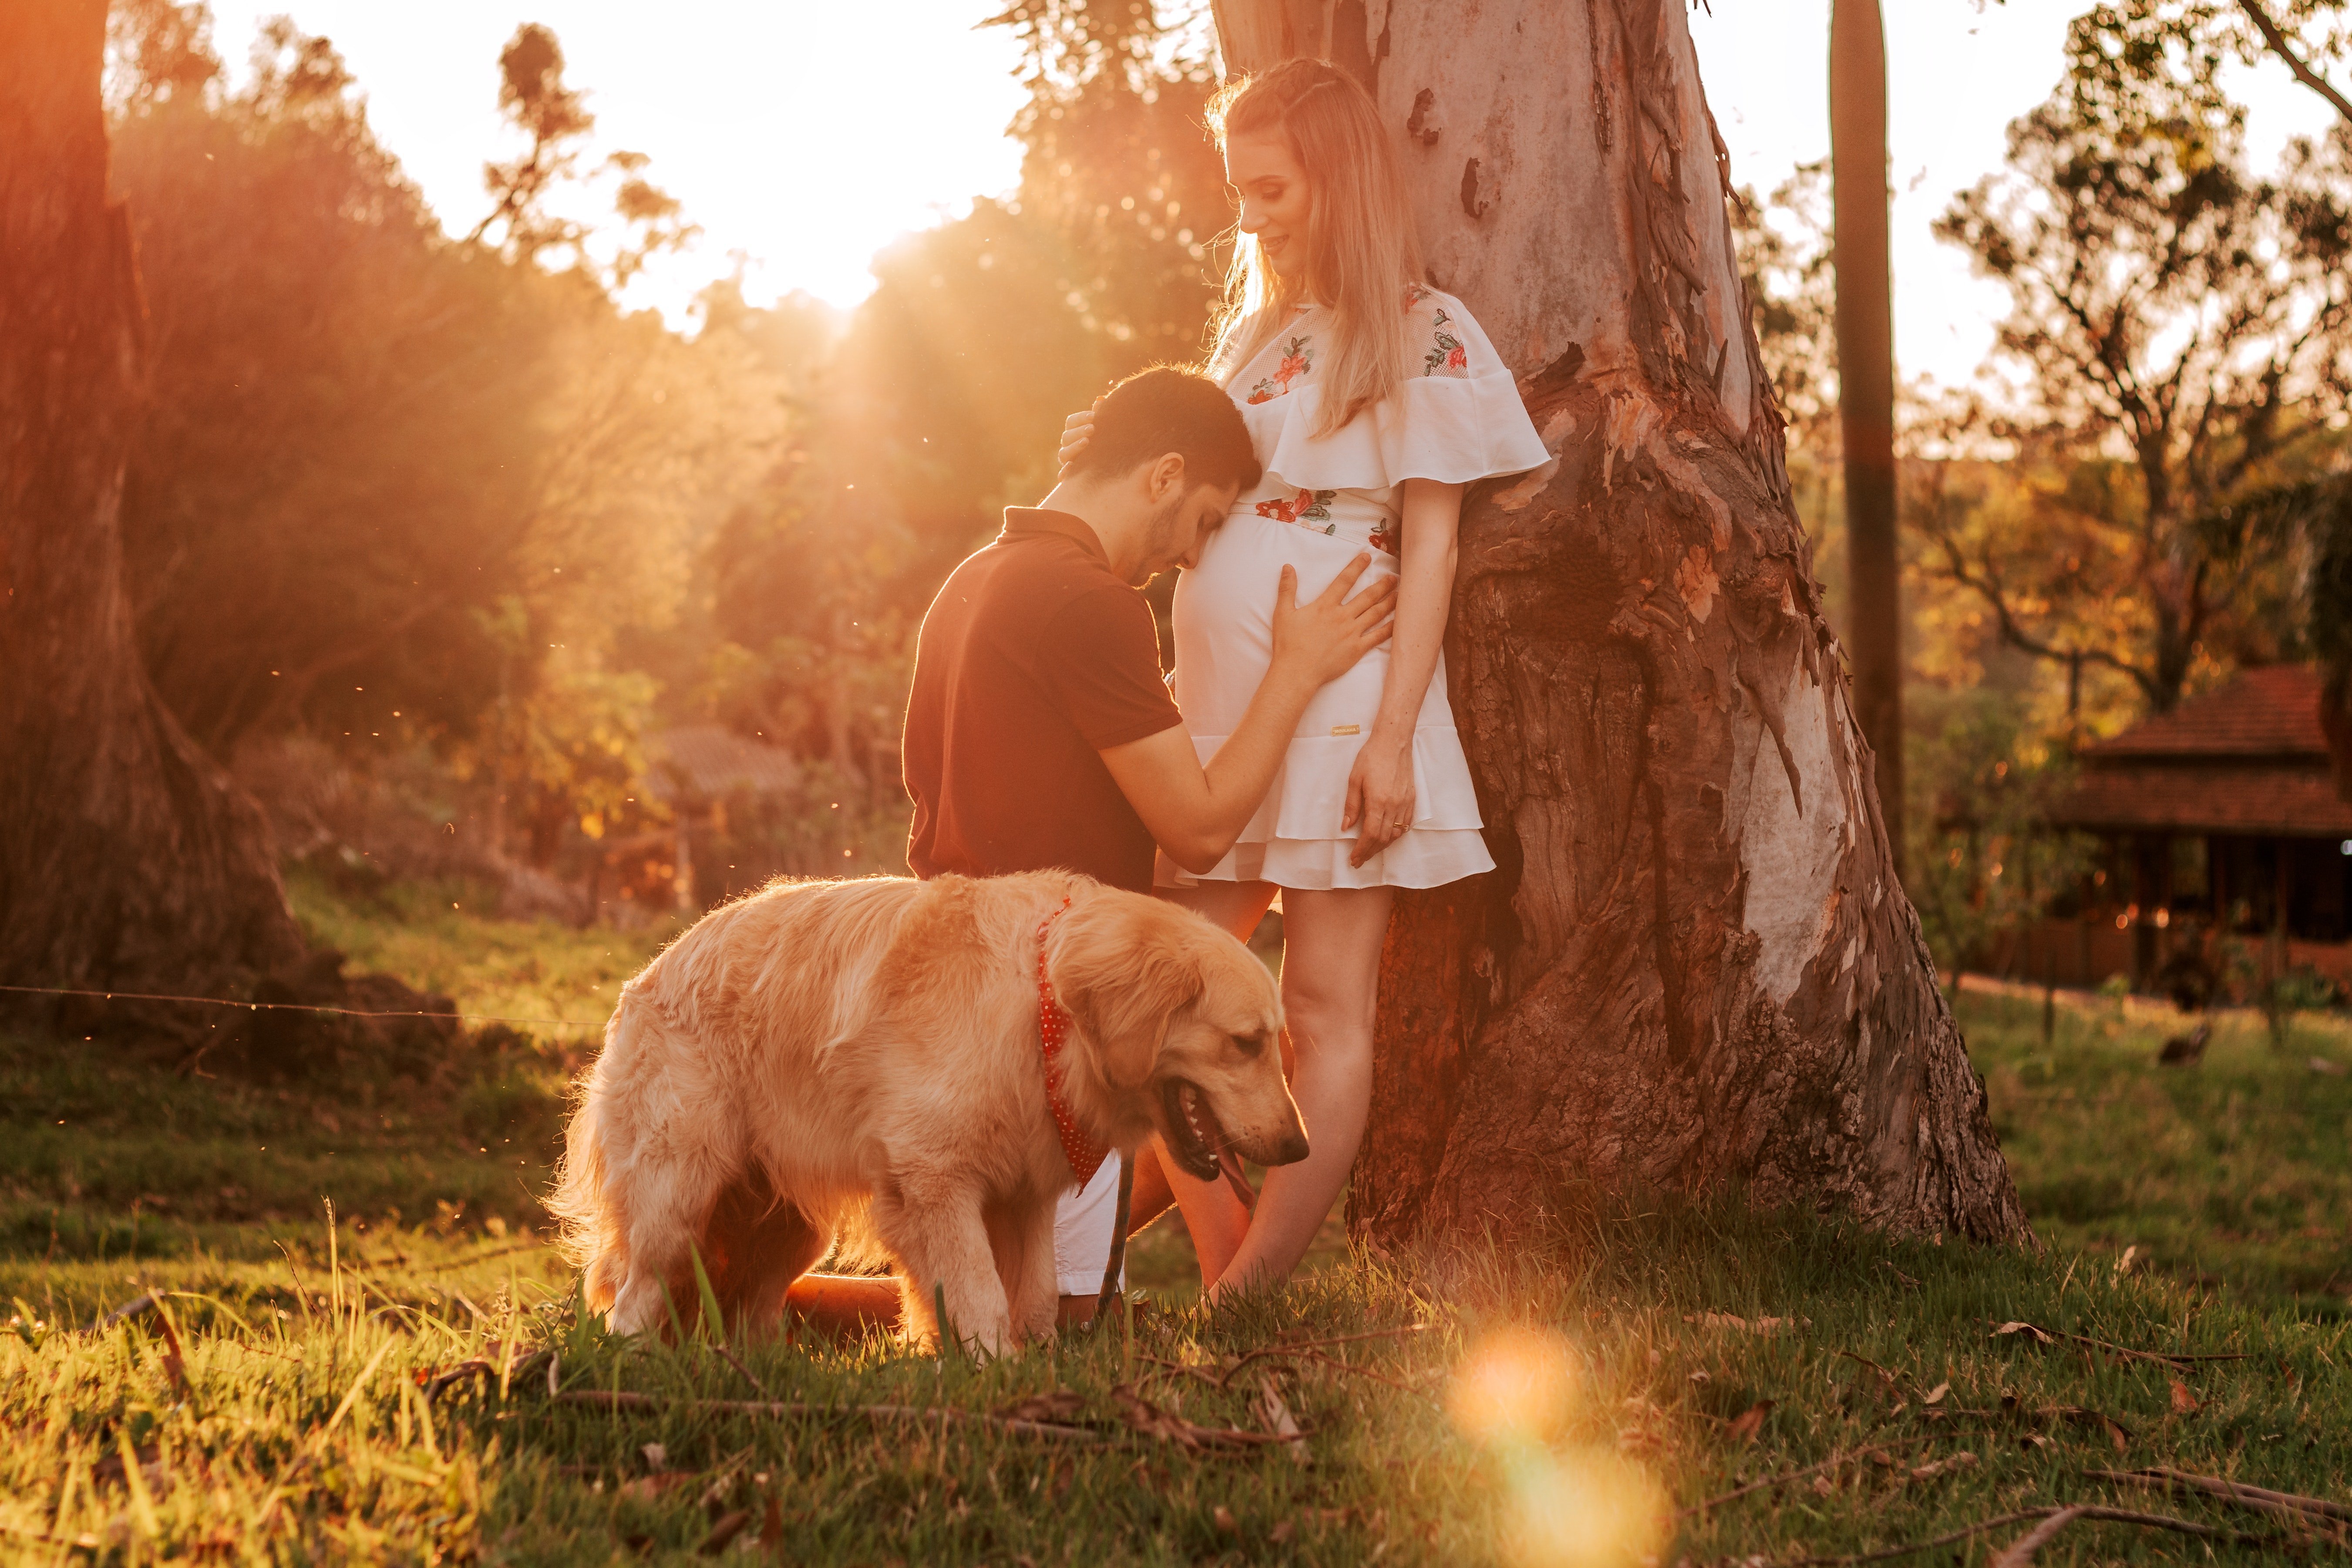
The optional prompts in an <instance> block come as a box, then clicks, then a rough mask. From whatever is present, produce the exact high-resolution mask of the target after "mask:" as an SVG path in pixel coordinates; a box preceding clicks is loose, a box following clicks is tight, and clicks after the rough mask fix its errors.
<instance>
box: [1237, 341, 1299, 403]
mask: <svg viewBox="0 0 2352 1568" xmlns="http://www.w3.org/2000/svg"><path fill="white" fill-rule="evenodd" d="M1314 364H1315V340H1314V339H1312V338H1310V337H1307V336H1306V335H1305V334H1303V333H1302V334H1301V335H1299V336H1297V337H1295V338H1293V339H1291V340H1290V341H1289V342H1286V343H1285V344H1283V346H1282V359H1281V361H1280V363H1277V364H1276V366H1275V367H1274V374H1272V375H1270V376H1267V377H1266V378H1265V380H1263V381H1261V382H1259V383H1258V384H1256V385H1255V386H1253V387H1251V388H1250V395H1249V400H1250V401H1251V402H1252V403H1267V402H1271V401H1272V400H1273V399H1275V398H1277V397H1280V396H1281V395H1283V394H1284V393H1286V392H1288V391H1289V390H1290V384H1291V382H1292V381H1293V380H1295V379H1297V377H1299V376H1302V375H1305V374H1307V372H1308V371H1309V370H1311V369H1313V368H1314Z"/></svg>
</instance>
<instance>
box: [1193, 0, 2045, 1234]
mask: <svg viewBox="0 0 2352 1568" xmlns="http://www.w3.org/2000/svg"><path fill="white" fill-rule="evenodd" d="M1216 15H1217V26H1218V34H1219V38H1220V42H1221V44H1222V46H1223V53H1224V57H1225V59H1226V62H1227V63H1228V65H1230V66H1234V67H1238V68H1250V67H1252V66H1257V65H1264V64H1267V63H1271V62H1272V61H1274V60H1276V59H1279V58H1283V57H1284V56H1286V55H1290V54H1297V53H1306V54H1318V55H1322V56H1325V57H1326V58H1331V59H1333V60H1335V61H1338V62H1339V63H1341V64H1343V65H1346V66H1348V67H1349V68H1352V69H1354V70H1356V71H1357V72H1358V73H1359V75H1360V77H1362V78H1363V79H1365V80H1366V81H1367V82H1368V83H1369V84H1370V87H1371V89H1372V91H1373V94H1374V97H1375V98H1376V100H1378V101H1379V103H1380V105H1381V109H1382V110H1383V112H1384V114H1385V115H1386V117H1387V119H1388V123H1389V125H1390V126H1391V131H1392V132H1393V133H1394V134H1395V136H1396V137H1397V141H1398V146H1399V150H1400V153H1401V154H1402V157H1403V158H1404V160H1405V167H1406V170H1407V173H1408V178H1409V180H1410V182H1411V185H1412V191H1413V194H1414V196H1415V200H1416V205H1417V206H1418V208H1419V214H1420V218H1421V222H1422V225H1423V233H1424V237H1425V239H1426V241H1427V244H1428V248H1429V254H1430V259H1431V264H1432V272H1433V278H1434V280H1435V281H1436V282H1437V283H1438V284H1439V285H1440V286H1441V287H1443V288H1445V289H1451V290H1454V291H1457V292H1459V293H1461V294H1462V295H1463V296H1464V297H1465V300H1466V301H1467V303H1468V304H1469V305H1470V307H1471V308H1472V309H1473V310H1475V312H1476V313H1477V315H1478V317H1479V319H1480V320H1481V321H1483V322H1484V323H1485V324H1486V326H1487V328H1488V329H1489V331H1490V332H1491V333H1492V335H1493V336H1494V338H1495V341H1496V343H1497V344H1499V345H1500V346H1501V347H1502V348H1503V351H1504V353H1506V355H1507V356H1508V358H1509V359H1510V361H1511V363H1513V365H1514V366H1515V367H1516V368H1517V370H1518V372H1519V374H1520V376H1521V386H1522V389H1523V392H1524V395H1525V396H1526V398H1527V401H1528V407H1529V411H1530V412H1531V414H1532V415H1533V416H1534V417H1535V420H1536V423H1537V426H1538V429H1539V430H1540V431H1542V433H1543V435H1544V437H1545V440H1546V443H1547V445H1548V446H1549V447H1551V448H1552V449H1553V450H1554V452H1555V453H1556V454H1557V458H1556V459H1555V461H1554V462H1552V463H1550V464H1549V465H1547V466H1546V467H1545V468H1541V469H1538V471H1537V472H1535V473H1534V474H1531V475H1528V476H1527V477H1526V478H1524V479H1519V480H1517V481H1516V482H1513V483H1509V484H1505V485H1501V486H1496V487H1489V488H1487V489H1486V490H1485V491H1484V492H1483V493H1481V494H1480V495H1478V496H1476V497H1475V498H1474V499H1473V500H1472V502H1471V503H1470V505H1469V506H1468V507H1467V508H1466V509H1465V516H1464V520H1463V549H1462V569H1461V576H1460V580H1459V583H1458V584H1457V588H1456V595H1455V606H1454V622H1453V627H1452V631H1451V635H1450V638H1449V648H1448V663H1449V666H1450V667H1451V668H1453V669H1454V672H1455V679H1457V680H1458V681H1459V683H1460V684H1459V686H1458V687H1457V689H1456V690H1455V693H1454V701H1455V714H1456V720H1457V722H1458V723H1459V724H1460V725H1461V728H1462V731H1463V737H1464V740H1465V745H1466V748H1467V750H1468V752H1469V753H1470V759H1471V765H1472V768H1473V771H1474V773H1475V776H1476V778H1477V781H1478V784H1479V789H1480V795H1481V804H1482V806H1483V808H1484V811H1485V814H1486V822H1487V824H1488V826H1487V836H1488V838H1489V841H1490V843H1492V845H1493V846H1494V849H1495V854H1496V860H1497V862H1498V863H1499V868H1498V869H1497V871H1496V872H1495V873H1494V874H1492V875H1490V876H1488V877H1486V878H1482V879H1475V880H1473V881H1471V882H1466V883H1462V884H1457V885H1455V886H1454V887H1452V888H1447V889H1438V890H1435V891H1433V892H1429V893H1414V894H1408V895H1405V896H1404V897H1403V898H1402V899H1401V900H1400V901H1399V912H1398V917H1397V919H1396V921H1395V922H1394V923H1393V924H1392V926H1391V932H1390V940H1389V949H1388V952H1387V953H1386V955H1385V958H1384V962H1383V973H1382V977H1381V982H1382V983H1381V1051H1380V1053H1379V1055H1378V1063H1379V1066H1378V1068H1377V1069H1376V1072H1377V1078H1376V1081H1375V1088H1374V1109H1373V1113H1372V1119H1371V1131H1370V1136H1369V1139H1368V1141H1367V1143H1366V1148H1365V1152H1364V1156H1363V1160H1362V1163H1360V1165H1359V1167H1358V1174H1357V1184H1356V1187H1355V1190H1354V1193H1353V1195H1352V1199H1351V1215H1352V1217H1353V1219H1354V1221H1355V1223H1356V1224H1357V1225H1358V1226H1360V1227H1363V1228H1368V1229H1370V1230H1371V1231H1374V1232H1376V1233H1387V1234H1391V1235H1396V1234H1402V1233H1408V1232H1411V1231H1412V1230H1414V1229H1416V1228H1418V1227H1420V1226H1439V1227H1444V1228H1470V1227H1477V1226H1490V1225H1495V1224H1498V1223H1499V1224H1501V1225H1504V1226H1510V1225H1512V1224H1516V1223H1520V1222H1523V1221H1524V1220H1526V1219H1527V1218H1528V1217H1529V1216H1531V1215H1534V1214H1536V1213H1538V1212H1539V1211H1540V1210H1541V1209H1542V1207H1543V1206H1544V1205H1546V1204H1547V1203H1548V1202H1549V1200H1550V1196H1551V1194H1552V1192H1553V1191H1554V1189H1555V1188H1556V1186H1557V1185H1559V1184H1566V1183H1576V1182H1580V1181H1597V1182H1601V1183H1604V1184H1614V1185H1620V1186H1624V1185H1640V1184H1659V1185H1666V1186H1675V1187H1682V1188H1687V1189H1696V1188H1703V1187H1706V1186H1709V1185H1714V1184H1741V1185H1744V1186H1745V1188H1746V1189H1747V1190H1748V1192H1749V1194H1751V1195H1752V1196H1753V1197H1755V1198H1756V1199H1758V1200H1759V1201H1761V1202H1765V1203H1778V1202H1799V1203H1804V1204H1808V1205H1821V1206H1824V1207H1834V1208H1840V1209H1843V1210H1845V1211H1847V1212H1850V1213H1853V1214H1854V1215H1858V1216H1860V1217H1862V1218H1863V1219H1864V1220H1866V1221H1868V1222H1870V1223H1874V1224H1879V1225H1885V1226H1893V1227H1895V1228H1900V1229H1911V1230H1929V1231H1943V1230H1954V1231H1958V1232H1961V1233H1963V1234H1966V1235H1969V1236H1973V1237H1983V1238H1987V1239H1996V1238H1999V1239H2009V1238H2015V1237H2022V1236H2024V1235H2025V1234H2026V1226H2025V1219H2024V1215H2023V1214H2022V1213H2021V1210H2020V1208H2019V1206H2018V1202H2017V1197H2016V1194H2015V1192H2014V1190H2013V1188H2012V1187H2011V1183H2010V1180H2009V1176H2008V1173H2007V1171H2006V1169H2005V1168H2004V1166H2003V1165H2002V1163H2001V1160H2000V1152H1999V1150H1998V1149H1997V1147H1996V1146H1995V1144H1994V1141H1993V1137H1992V1132H1991V1129H1990V1125H1989V1124H1988V1122H1987V1121H1986V1117H1985V1110H1984V1103H1985V1102H1984V1094H1983V1089H1982V1087H1981V1085H1979V1083H1978V1081H1977V1080H1976V1079H1975V1077H1974V1075H1973V1074H1972V1073H1971V1072H1970V1070H1969V1064H1968V1058H1967V1054H1966V1051H1965V1049H1964V1047H1963V1045H1962V1042H1961V1040H1960V1037H1959V1034H1958V1029H1957V1028H1956V1027H1955V1026H1954V1024H1953V1022H1952V1018H1951V1015H1950V1012H1949V1010H1948V1008H1947V1007H1946V1005H1945V1003H1944V999H1943V996H1942V994H1941V993H1940V992H1939V991H1938V990H1937V987H1936V984H1935V979H1934V974H1933V972H1932V968H1931V966H1930V964H1929V963H1928V960H1927V952H1926V949H1925V947H1924V946H1923V945H1922V942H1921V940H1920V934H1919V925H1918V921H1917V919H1916V915H1915V914H1914V913H1913V911H1912V910H1911V907H1910V905H1909V903H1908V902H1907V901H1906V899H1905V897H1904V894H1903V890H1902V889H1901V887H1900V885H1899V884H1898V883H1897V882H1896V880H1895V876H1894V867H1893V856H1892V854H1891V851H1890V849H1889V846H1888V844H1887V841H1886V838H1885V833H1884V831H1883V827H1882V823H1881V815H1880V811H1879V807H1878V802H1877V797H1876V791H1875V789H1874V786H1873V784H1872V781H1871V779H1870V777H1869V775H1868V773H1867V772H1866V771H1865V770H1864V768H1863V767H1862V765H1861V763H1862V757H1863V756H1864V752H1863V750H1862V748H1861V747H1860V746H1859V745H1858V744H1857V735H1856V730H1855V725H1854V721H1853V710H1852V708H1851V706H1850V704H1849V701H1848V698H1847V694H1846V689H1845V683H1844V680H1843V676H1842V673H1841V671H1840V668H1839V664H1838V660H1837V658H1836V639H1835V637H1834V636H1833V635H1832V631H1831V628H1830V627H1829V626H1828V624H1827V623H1826V622H1825V620H1824V619H1823V618H1822V614H1821V610H1820V601H1819V596H1818V591H1817V588H1816V585H1815V583H1814V579H1813V573H1812V567H1811V550H1810V547H1809V545H1808V543H1807V542H1806V539H1805V536H1804V534H1803V531H1802V530H1801V527H1800V526H1799V523H1798V521H1797V518H1796V516H1795V513H1794V511H1793V509H1792V507H1791V505H1790V491H1789V486H1788V479H1787V476H1786V472H1785V468H1784V464H1783V452H1782V444H1781V423H1780V414H1779V412H1778V410H1777V408H1776V407H1775V405H1774V403H1773V398H1772V392H1771V388H1770V386H1769V383H1768V382H1767V381H1766V379H1765V376H1764V374H1763V369H1762V365H1761V363H1760V360H1759V354H1758V351H1757V346H1756V341H1755V337H1754V334H1753V332H1752V331H1750V328H1749V324H1748V309H1747V302H1746V300H1745V298H1744V296H1743V293H1742V290H1741V288H1740V280H1739V271H1738V258H1736V257H1735V255H1734V254H1733V249H1732V241H1731V230H1730V224H1729V220H1728V216H1727V213H1726V210H1725V198H1726V195H1727V181H1726V179H1725V171H1724V169H1723V166H1722V162H1721V156H1720V153H1719V148H1720V142H1719V141H1718V140H1717V137H1716V135H1715V132H1714V127H1713V124H1712V121H1711V119H1710V117H1709V115H1708V113H1707V110H1706V101H1705V99H1704V97H1703V95H1702V93H1701V91H1700V89H1699V83H1698V74H1697V69H1696V57H1695V55H1694V52H1693V49H1692V47H1691V42H1690V37H1689V34H1688V32H1687V29H1686V26H1685V21H1684V16H1683V7H1682V6H1681V5H1678V4H1675V3H1672V0H1604V3H1601V4H1596V5H1591V6H1558V5H1535V4H1529V5H1505V6H1493V7H1488V8H1486V9H1484V10H1480V11H1477V12H1475V13H1467V14H1465V13H1461V12H1448V13H1445V14H1444V15H1443V16H1440V15H1437V14H1435V13H1431V14H1427V15H1423V14H1421V13H1414V12H1411V11H1408V10H1405V9H1403V8H1390V9H1388V10H1386V11H1385V13H1384V19H1383V21H1382V23H1381V27H1380V30H1379V31H1378V32H1377V34H1374V33H1371V32H1369V31H1367V30H1366V23H1365V20H1364V18H1365V16H1366V13H1365V11H1364V10H1362V9H1360V8H1358V7H1355V6H1353V5H1318V4H1309V3H1306V0H1300V3H1297V4H1283V3H1280V0H1223V3H1221V4H1220V5H1218V6H1217V12H1216ZM1534 105H1545V106H1559V105H1567V106H1570V111H1569V112H1566V113H1554V112H1550V111H1549V109H1548V110H1547V111H1546V112H1544V113H1542V114H1540V115H1538V114H1536V113H1535V112H1533V111H1532V109H1531V108H1528V107H1527V106H1534Z"/></svg>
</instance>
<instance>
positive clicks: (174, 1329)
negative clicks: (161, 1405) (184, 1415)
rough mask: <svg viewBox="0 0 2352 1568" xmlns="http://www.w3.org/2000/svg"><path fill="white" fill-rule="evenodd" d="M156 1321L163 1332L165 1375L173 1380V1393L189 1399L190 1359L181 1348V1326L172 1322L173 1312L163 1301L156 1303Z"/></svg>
mask: <svg viewBox="0 0 2352 1568" xmlns="http://www.w3.org/2000/svg"><path fill="white" fill-rule="evenodd" d="M155 1321H156V1322H157V1323H158V1324H160V1325H162V1327H163V1375H164V1376H165V1377H168V1378H170V1379H171V1380H172V1392H173V1394H177V1395H178V1396H179V1397H180V1398H182V1399H186V1398H187V1397H188V1357H187V1353H186V1352H184V1350H182V1349H181V1347H180V1325H179V1324H177V1323H175V1322H173V1321H172V1310H171V1309H170V1308H168V1307H166V1306H164V1305H163V1302H162V1301H161V1300H157V1301H156V1302H155Z"/></svg>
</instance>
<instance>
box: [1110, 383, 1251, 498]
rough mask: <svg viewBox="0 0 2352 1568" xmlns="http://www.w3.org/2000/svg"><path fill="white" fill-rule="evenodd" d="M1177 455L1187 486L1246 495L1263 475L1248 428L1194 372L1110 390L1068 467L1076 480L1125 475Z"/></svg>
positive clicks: (1216, 389) (1215, 389)
mask: <svg viewBox="0 0 2352 1568" xmlns="http://www.w3.org/2000/svg"><path fill="white" fill-rule="evenodd" d="M1170 452H1174V453H1176V454H1177V455H1179V456H1180V457H1181V458H1183V459H1184V482H1185V484H1186V486H1187V487H1188V488H1189V487H1192V486H1198V485H1232V486H1233V487H1234V488H1235V489H1240V490H1246V489H1251V488H1252V487H1254V486H1255V485H1256V483H1257V481H1258V479H1259V477H1260V476H1261V475H1262V474H1263V473H1264V471H1265V470H1263V469H1262V468H1259V467H1258V461H1257V454H1256V453H1255V451H1253V450H1251V448H1250V434H1249V426H1247V425H1245V424H1244V423H1243V421H1242V411H1241V410H1240V409H1238V408H1236V407H1234V400H1233V399H1232V398H1231V397H1228V396H1227V395H1225V389H1224V388H1223V387H1222V386H1219V385H1218V384H1216V383H1215V382H1213V381H1212V380H1210V379H1209V378H1208V377H1207V376H1205V375H1202V374H1201V373H1200V372H1199V371H1197V370H1186V369H1184V368H1183V367H1181V366H1180V365H1172V364H1161V365H1154V366H1152V367H1151V368H1150V370H1143V371H1138V372H1136V374H1133V375H1130V376H1129V377H1128V378H1127V379H1126V380H1125V381H1122V382H1120V383H1119V384H1118V385H1117V386H1114V387H1112V388H1111V389H1110V395H1109V396H1108V397H1106V398H1104V399H1103V400H1102V406H1100V407H1099V408H1097V409H1096V410H1095V433H1094V436H1093V438H1092V439H1090V440H1089V441H1088V442H1087V447H1086V450H1084V451H1082V452H1080V453H1079V454H1078V456H1077V458H1076V461H1074V462H1073V463H1071V465H1070V471H1071V472H1072V473H1074V474H1096V475H1100V476H1103V477H1106V478H1108V477H1111V476H1114V475H1118V474H1124V473H1129V472H1130V471H1132V470H1133V469H1134V468H1136V467H1137V466H1138V465H1139V464H1142V463H1149V462H1154V461H1156V460H1158V459H1159V458H1162V457H1165V456H1166V455H1167V454H1168V453H1170Z"/></svg>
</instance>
